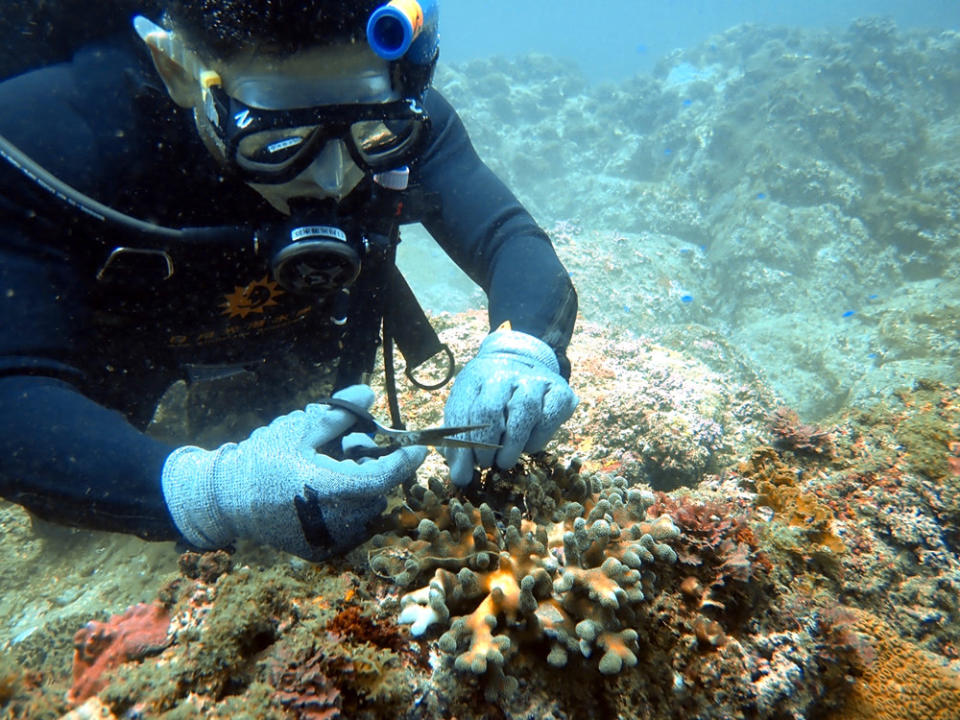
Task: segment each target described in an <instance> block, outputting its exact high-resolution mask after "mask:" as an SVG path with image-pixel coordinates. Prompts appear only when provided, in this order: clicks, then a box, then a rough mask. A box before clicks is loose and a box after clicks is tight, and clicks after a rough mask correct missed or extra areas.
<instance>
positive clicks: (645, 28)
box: [440, 0, 960, 81]
mask: <svg viewBox="0 0 960 720" xmlns="http://www.w3.org/2000/svg"><path fill="white" fill-rule="evenodd" d="M877 15H882V16H886V17H891V18H893V19H894V20H895V21H896V23H897V25H898V26H899V27H901V28H910V27H923V28H942V29H956V28H960V2H957V0H917V1H916V2H905V1H904V0H807V1H806V2H802V3H797V2H783V1H782V0H779V1H775V2H769V1H766V0H752V1H750V2H745V1H742V0H683V2H669V1H662V0H602V1H601V2H598V3H585V2H583V0H550V1H549V2H547V1H546V0H528V1H527V2H516V1H515V0H485V1H484V2H482V3H477V2H464V1H463V0H446V1H445V2H441V5H440V28H441V48H442V49H441V53H442V55H441V57H442V58H443V59H444V61H446V62H453V63H457V62H463V61H465V60H471V59H473V58H478V57H489V56H491V55H504V56H507V57H515V56H517V55H520V54H523V53H528V52H542V53H547V54H550V55H554V56H557V57H563V58H569V59H573V60H575V61H576V62H577V64H578V65H579V66H580V67H581V69H582V70H584V71H585V72H586V73H588V74H589V76H590V77H591V78H593V79H594V80H596V81H603V80H622V79H623V78H626V77H629V76H630V75H633V74H634V73H637V72H644V71H649V70H651V69H652V68H653V66H654V65H655V64H656V62H657V60H659V59H660V58H662V57H663V56H664V55H665V54H667V53H669V52H670V51H672V50H674V49H676V48H686V47H691V46H693V45H696V44H697V43H700V42H702V41H703V40H705V39H706V38H707V37H709V36H710V35H712V34H714V33H718V32H722V31H724V30H726V29H727V28H729V27H731V26H733V25H738V24H740V23H758V24H762V25H790V26H794V27H824V28H843V27H845V26H846V25H848V24H849V23H850V21H851V20H853V19H855V18H858V17H864V16H877Z"/></svg>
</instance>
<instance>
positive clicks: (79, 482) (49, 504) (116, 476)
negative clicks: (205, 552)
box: [0, 375, 179, 540]
mask: <svg viewBox="0 0 960 720" xmlns="http://www.w3.org/2000/svg"><path fill="white" fill-rule="evenodd" d="M172 450H173V448H171V447H169V446H167V445H164V444H163V443H160V442H158V441H156V440H153V439H151V438H150V437H148V436H146V435H144V434H143V433H141V432H139V431H138V430H137V429H136V428H134V427H133V426H132V425H130V424H129V423H128V422H127V421H126V420H125V419H124V417H123V416H122V415H120V413H117V412H113V411H111V410H107V409H106V408H103V407H101V406H100V405H98V404H96V403H95V402H93V401H92V400H89V399H88V398H86V397H84V396H83V395H82V394H80V393H79V392H78V391H77V390H76V389H74V388H73V387H72V386H71V385H70V384H69V383H67V382H65V381H63V380H58V379H55V378H50V377H44V376H30V375H12V376H7V377H3V378H0V457H3V458H4V463H3V467H2V469H0V496H2V497H4V498H5V499H7V500H10V501H12V502H15V503H18V504H20V505H23V506H24V507H25V508H27V509H28V510H30V511H31V512H33V513H35V514H36V515H38V516H39V517H41V518H44V519H45V520H51V521H53V522H57V523H60V524H64V525H71V526H75V527H85V528H90V529H97V530H111V531H115V532H124V533H131V534H134V535H138V536H140V537H142V538H145V539H148V540H168V539H173V538H176V537H178V536H179V533H178V532H177V530H176V528H175V527H174V525H173V521H172V520H171V519H170V513H169V512H168V510H167V506H166V503H165V502H164V499H163V493H162V492H161V489H160V471H161V468H162V467H163V463H164V460H165V459H166V457H167V456H168V455H169V454H170V452H171V451H172Z"/></svg>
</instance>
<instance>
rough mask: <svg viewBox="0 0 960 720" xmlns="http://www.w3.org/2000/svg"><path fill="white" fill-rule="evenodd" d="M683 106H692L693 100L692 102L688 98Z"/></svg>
mask: <svg viewBox="0 0 960 720" xmlns="http://www.w3.org/2000/svg"><path fill="white" fill-rule="evenodd" d="M681 105H683V106H684V107H690V106H691V105H693V100H691V99H690V98H686V99H684V101H683V102H682V103H681Z"/></svg>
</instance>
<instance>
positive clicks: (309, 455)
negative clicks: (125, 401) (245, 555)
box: [162, 385, 427, 561]
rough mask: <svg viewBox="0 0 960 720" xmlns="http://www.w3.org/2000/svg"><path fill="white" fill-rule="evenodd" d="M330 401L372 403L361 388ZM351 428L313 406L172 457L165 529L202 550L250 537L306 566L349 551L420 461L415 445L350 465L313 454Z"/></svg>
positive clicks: (340, 416) (333, 411)
mask: <svg viewBox="0 0 960 720" xmlns="http://www.w3.org/2000/svg"><path fill="white" fill-rule="evenodd" d="M334 397H337V398H341V399H343V400H349V401H350V402H352V403H355V404H357V405H360V406H361V407H364V408H368V407H370V405H372V404H373V391H372V390H371V389H370V388H369V387H367V386H366V385H354V386H352V387H348V388H345V389H344V390H341V391H340V392H338V393H337V394H336V395H335V396H334ZM355 421H356V417H355V416H354V415H352V414H351V413H350V412H348V411H346V410H343V409H340V408H335V407H330V406H329V405H319V404H312V405H308V406H307V407H306V409H304V410H302V411H301V410H297V411H296V412H292V413H290V414H289V415H283V416H281V417H279V418H277V419H276V420H274V421H273V422H271V423H270V424H269V425H267V426H266V427H262V428H258V429H257V430H254V431H253V433H252V434H251V435H250V437H249V438H248V439H246V440H244V441H243V442H241V443H227V444H226V445H223V446H221V447H220V448H218V449H217V450H203V449H201V448H198V447H189V446H188V447H181V448H178V449H177V450H174V451H173V452H172V453H171V454H170V455H169V457H168V458H167V460H166V462H165V463H164V467H163V475H162V485H163V495H164V498H165V499H166V502H167V507H168V508H169V510H170V515H171V516H172V517H173V521H174V523H175V524H176V526H177V528H178V529H179V530H180V532H181V533H182V534H183V536H184V538H186V539H187V541H189V542H191V543H193V544H194V545H196V546H198V547H201V548H210V549H212V548H219V547H224V546H225V545H229V544H230V543H232V542H233V541H235V540H238V539H240V538H250V539H253V540H255V541H258V542H262V543H266V544H269V545H273V546H274V547H277V548H280V549H282V550H286V551H287V552H291V553H293V554H295V555H299V556H300V557H303V558H306V559H308V560H314V561H316V560H321V559H323V558H324V557H327V556H329V555H331V554H333V553H339V552H345V551H346V550H349V549H350V548H352V547H353V546H355V545H357V544H359V543H360V542H362V541H363V540H364V539H366V537H367V525H368V523H369V522H370V521H371V520H372V519H373V518H375V517H376V516H377V515H379V514H380V513H381V512H382V511H383V509H384V508H385V507H386V500H385V499H384V497H383V496H384V494H385V493H386V492H388V491H389V490H390V489H391V488H393V487H395V486H396V485H398V484H399V483H400V482H402V481H403V480H404V479H406V478H407V477H409V476H410V475H412V474H413V473H414V472H415V471H416V469H417V467H419V465H420V463H422V462H423V459H424V457H426V454H427V449H426V448H424V447H407V448H401V449H399V450H396V451H394V452H392V453H390V454H388V455H384V456H383V457H380V458H377V459H365V460H361V461H360V462H359V463H357V462H353V461H352V460H345V461H338V460H334V459H333V458H331V457H329V456H327V455H323V454H321V453H320V452H318V449H319V448H321V447H322V446H324V445H325V444H327V443H328V442H330V441H332V440H335V439H337V438H339V437H340V436H341V435H343V434H344V433H345V432H346V431H347V430H348V429H349V428H350V426H351V425H353V424H354V422H355Z"/></svg>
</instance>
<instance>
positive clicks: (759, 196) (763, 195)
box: [757, 192, 767, 200]
mask: <svg viewBox="0 0 960 720" xmlns="http://www.w3.org/2000/svg"><path fill="white" fill-rule="evenodd" d="M766 199H767V194H766V193H764V192H758V193H757V200H766Z"/></svg>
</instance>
